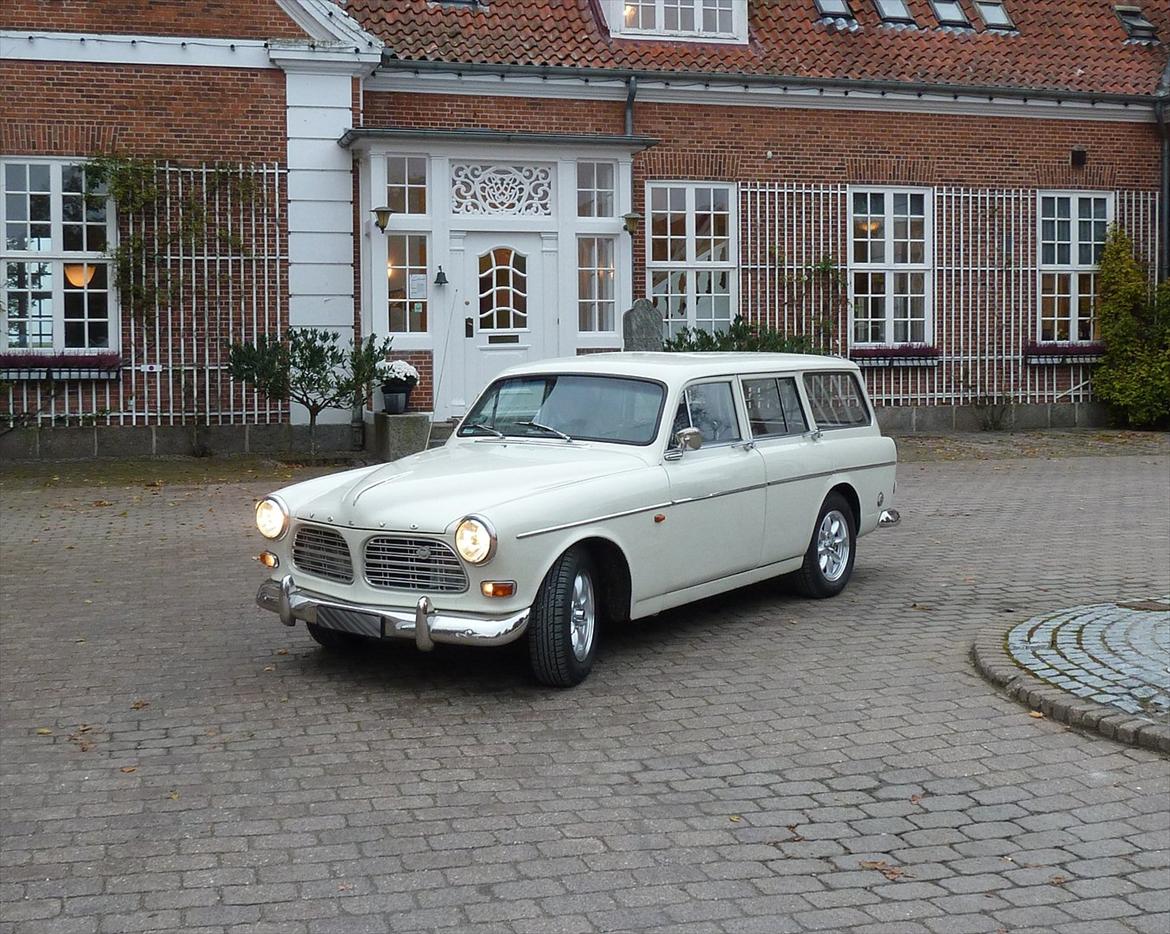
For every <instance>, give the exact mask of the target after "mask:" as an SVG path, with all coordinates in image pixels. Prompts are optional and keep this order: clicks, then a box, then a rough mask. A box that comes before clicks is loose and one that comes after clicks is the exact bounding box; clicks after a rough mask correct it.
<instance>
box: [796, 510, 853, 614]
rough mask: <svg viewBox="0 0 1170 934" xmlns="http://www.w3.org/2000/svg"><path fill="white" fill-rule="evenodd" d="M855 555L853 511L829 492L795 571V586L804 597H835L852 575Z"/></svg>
mask: <svg viewBox="0 0 1170 934" xmlns="http://www.w3.org/2000/svg"><path fill="white" fill-rule="evenodd" d="M856 555H857V528H856V525H855V523H854V519H853V510H852V509H850V508H849V504H848V503H847V502H845V498H844V497H843V496H841V495H840V494H839V493H830V494H829V496H827V497H826V498H825V502H824V503H823V504H822V506H821V511H820V514H819V515H818V516H817V524H816V526H815V527H814V528H813V534H812V541H811V542H809V545H808V551H806V552H805V554H804V564H803V565H802V566H801V568H800V570H799V571H797V572H796V575H795V578H796V586H797V588H798V589H799V590H800V592H801V593H803V594H804V595H805V596H806V597H818V598H824V597H835V596H837V594H839V593H840V592H841V591H842V590H844V589H845V585H846V584H848V583H849V577H850V575H852V574H853V559H854V558H855V557H856Z"/></svg>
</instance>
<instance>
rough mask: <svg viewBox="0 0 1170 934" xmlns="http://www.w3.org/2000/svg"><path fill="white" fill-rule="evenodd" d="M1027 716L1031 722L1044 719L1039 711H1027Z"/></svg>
mask: <svg viewBox="0 0 1170 934" xmlns="http://www.w3.org/2000/svg"><path fill="white" fill-rule="evenodd" d="M1028 716H1029V717H1031V718H1032V719H1033V720H1043V719H1044V714H1042V713H1041V712H1040V711H1039V710H1029V711H1028Z"/></svg>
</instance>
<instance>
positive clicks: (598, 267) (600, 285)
mask: <svg viewBox="0 0 1170 934" xmlns="http://www.w3.org/2000/svg"><path fill="white" fill-rule="evenodd" d="M616 255H617V239H616V238H615V237H578V238H577V330H578V331H580V332H581V333H583V334H584V333H594V332H601V333H610V334H612V333H614V332H615V331H616V330H617V326H616V322H617V293H616V290H615V285H616V282H615V280H616V265H615V262H616Z"/></svg>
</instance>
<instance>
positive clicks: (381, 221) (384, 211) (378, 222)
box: [370, 205, 394, 233]
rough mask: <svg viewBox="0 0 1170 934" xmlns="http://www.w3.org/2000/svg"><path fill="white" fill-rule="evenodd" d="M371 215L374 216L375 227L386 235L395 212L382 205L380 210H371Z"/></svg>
mask: <svg viewBox="0 0 1170 934" xmlns="http://www.w3.org/2000/svg"><path fill="white" fill-rule="evenodd" d="M370 213H371V214H373V215H374V226H376V227H377V228H378V229H379V230H380V231H382V233H385V232H386V228H387V227H389V226H390V215H391V214H393V213H394V212H393V211H391V210H390V209H389V208H388V207H386V205H382V206H381V207H380V208H373V209H371V211H370Z"/></svg>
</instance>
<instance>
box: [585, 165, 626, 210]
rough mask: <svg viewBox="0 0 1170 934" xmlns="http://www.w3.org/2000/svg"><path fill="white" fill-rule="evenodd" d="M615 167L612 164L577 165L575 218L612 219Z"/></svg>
mask: <svg viewBox="0 0 1170 934" xmlns="http://www.w3.org/2000/svg"><path fill="white" fill-rule="evenodd" d="M616 177H617V166H616V165H614V163H612V162H578V163H577V216H578V217H613V216H614V213H613V206H614V204H615V200H614V195H615V192H616V188H615V183H614V179H615V178H616Z"/></svg>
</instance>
